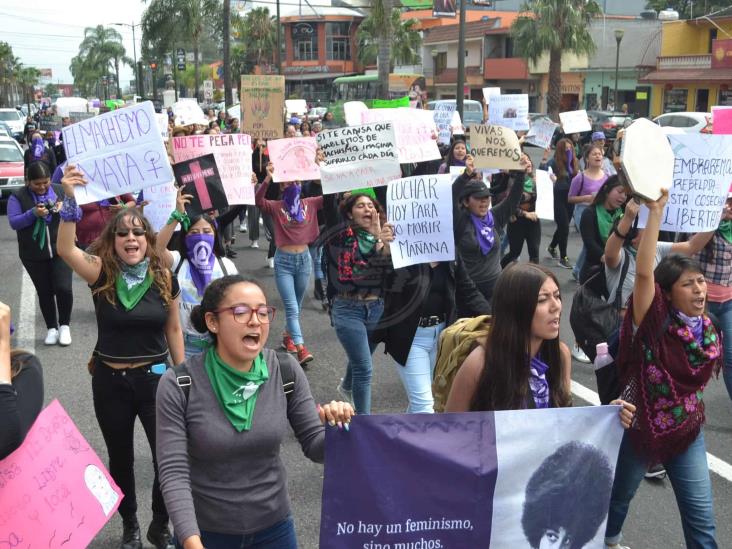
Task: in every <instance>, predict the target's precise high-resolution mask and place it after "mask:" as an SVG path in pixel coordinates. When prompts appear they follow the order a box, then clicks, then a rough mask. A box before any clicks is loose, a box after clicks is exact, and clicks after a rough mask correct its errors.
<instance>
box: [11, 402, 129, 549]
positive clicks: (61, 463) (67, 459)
mask: <svg viewBox="0 0 732 549" xmlns="http://www.w3.org/2000/svg"><path fill="white" fill-rule="evenodd" d="M122 497H123V494H122V492H121V490H120V489H119V488H118V487H117V485H116V484H115V483H114V481H113V480H112V477H111V476H110V475H109V473H108V472H107V470H106V468H105V467H104V465H103V464H102V462H101V461H100V459H99V457H98V456H97V455H96V453H94V450H93V449H92V447H91V446H89V443H88V442H87V441H86V439H84V437H83V436H82V435H81V433H80V432H79V430H78V429H77V428H76V426H75V425H74V422H73V421H72V420H71V418H70V417H69V415H68V414H67V413H66V411H65V410H64V409H63V407H62V406H61V404H59V402H58V401H57V400H54V401H53V402H52V403H51V404H49V405H48V406H47V407H46V409H45V410H43V411H42V412H41V413H40V414H39V416H38V418H37V419H36V421H35V423H34V424H33V427H31V429H30V431H29V432H28V435H27V436H26V438H25V441H24V442H23V444H22V445H21V446H20V448H18V449H17V450H15V452H13V453H12V454H10V455H9V456H8V457H6V458H5V459H4V460H2V461H0V547H18V548H25V547H50V548H52V549H57V548H63V547H87V546H88V545H89V543H91V541H92V540H93V539H94V536H96V535H97V533H98V532H99V531H100V530H101V529H102V527H103V526H104V525H105V524H106V523H107V521H108V520H109V519H110V518H111V517H112V515H113V514H114V512H115V511H116V510H117V507H119V504H120V501H122Z"/></svg>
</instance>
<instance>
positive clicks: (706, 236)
mask: <svg viewBox="0 0 732 549" xmlns="http://www.w3.org/2000/svg"><path fill="white" fill-rule="evenodd" d="M714 232H715V231H706V232H704V233H696V234H695V235H694V236H692V237H691V238H690V239H689V240H687V241H686V242H674V243H673V245H672V246H671V253H675V254H683V255H689V256H691V255H694V254H696V253H699V252H701V251H702V249H703V248H704V246H706V245H707V242H709V240H710V239H711V238H712V237H713V236H714Z"/></svg>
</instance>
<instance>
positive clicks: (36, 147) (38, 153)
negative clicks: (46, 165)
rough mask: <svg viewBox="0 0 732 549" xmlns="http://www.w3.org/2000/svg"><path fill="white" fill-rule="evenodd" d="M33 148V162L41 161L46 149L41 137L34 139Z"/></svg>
mask: <svg viewBox="0 0 732 549" xmlns="http://www.w3.org/2000/svg"><path fill="white" fill-rule="evenodd" d="M31 147H33V153H32V154H33V160H39V159H40V158H41V157H42V156H43V153H44V152H45V149H46V148H45V146H44V144H43V139H42V138H40V137H34V138H33V140H32V141H31Z"/></svg>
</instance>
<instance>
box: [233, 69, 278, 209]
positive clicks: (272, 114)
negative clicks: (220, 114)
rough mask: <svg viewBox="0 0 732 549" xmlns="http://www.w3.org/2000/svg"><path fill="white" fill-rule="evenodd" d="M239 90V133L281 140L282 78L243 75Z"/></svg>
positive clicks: (276, 76)
mask: <svg viewBox="0 0 732 549" xmlns="http://www.w3.org/2000/svg"><path fill="white" fill-rule="evenodd" d="M240 90H241V91H240V95H241V129H242V132H243V133H246V134H249V135H251V136H252V137H262V138H264V139H277V138H279V137H282V130H283V118H282V115H283V112H284V106H285V77H284V76H282V75H242V77H241V88H240ZM253 203H254V202H252V204H253Z"/></svg>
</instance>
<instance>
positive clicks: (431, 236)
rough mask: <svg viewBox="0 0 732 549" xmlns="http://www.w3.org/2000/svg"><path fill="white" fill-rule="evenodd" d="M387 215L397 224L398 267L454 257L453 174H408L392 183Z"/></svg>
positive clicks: (393, 247) (394, 245) (395, 251)
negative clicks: (411, 175) (408, 175)
mask: <svg viewBox="0 0 732 549" xmlns="http://www.w3.org/2000/svg"><path fill="white" fill-rule="evenodd" d="M386 218H387V219H388V220H389V223H391V224H392V225H393V226H394V237H395V239H394V242H392V243H391V260H392V263H393V264H394V268H395V269H399V268H401V267H408V266H409V265H417V264H419V263H428V262H430V261H452V260H454V259H455V240H454V233H453V228H452V177H451V176H450V175H448V174H443V175H425V176H414V177H405V178H403V179H397V180H396V181H392V182H390V183H389V186H388V188H387V191H386Z"/></svg>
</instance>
